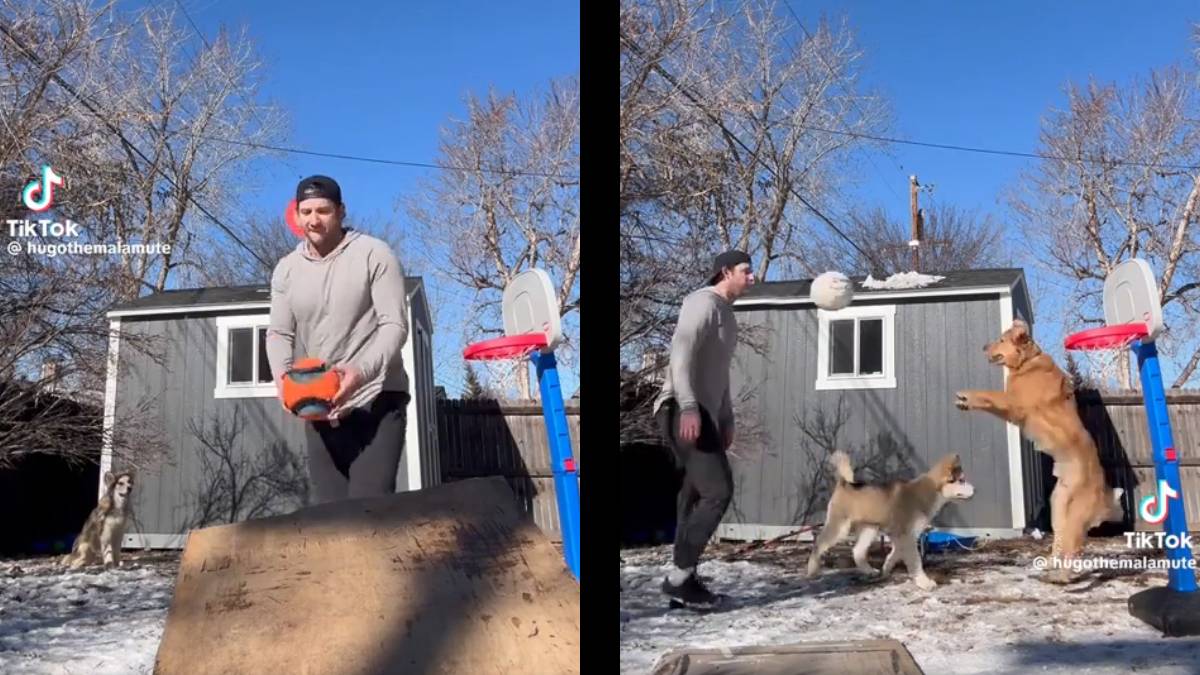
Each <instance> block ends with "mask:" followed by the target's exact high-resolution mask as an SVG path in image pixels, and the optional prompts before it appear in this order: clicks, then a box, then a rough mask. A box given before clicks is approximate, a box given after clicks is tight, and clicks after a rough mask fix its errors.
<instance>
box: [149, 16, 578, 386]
mask: <svg viewBox="0 0 1200 675" xmlns="http://www.w3.org/2000/svg"><path fill="white" fill-rule="evenodd" d="M181 1H182V3H183V6H184V7H185V8H186V10H187V13H188V15H190V16H191V18H192V20H193V21H195V23H196V26H197V27H198V28H199V30H200V31H201V32H202V33H203V34H204V37H205V38H207V39H208V40H210V41H211V40H212V38H213V36H215V35H216V33H217V31H218V30H219V29H220V27H221V26H226V27H228V28H229V29H231V30H237V29H239V28H240V27H241V26H245V27H246V28H247V29H248V32H249V35H250V37H251V38H252V39H253V40H254V42H255V43H256V47H257V51H258V54H259V56H260V57H261V59H262V61H263V65H264V81H265V84H264V87H263V90H262V92H261V98H262V99H263V100H266V101H270V102H272V103H274V104H275V105H278V106H280V107H282V108H283V109H284V110H286V112H287V114H288V116H289V117H290V122H291V129H290V133H289V135H288V137H287V139H286V141H285V143H284V145H286V146H288V147H296V148H301V149H306V150H313V151H319V152H331V153H341V154H347V155H358V156H366V157H378V158H387V159H396V160H405V161H414V162H425V163H434V162H436V161H437V148H438V141H439V133H440V130H441V129H442V127H443V126H444V125H447V124H448V123H449V121H450V119H451V118H457V119H462V117H463V116H464V115H465V106H464V105H463V100H464V98H465V97H466V95H467V94H468V93H470V92H473V93H475V94H477V95H480V96H485V95H486V93H487V91H488V88H489V87H494V88H495V89H496V90H497V92H499V93H502V94H503V93H512V94H516V95H517V96H518V97H519V98H528V97H531V96H534V95H536V94H538V93H539V92H542V91H545V89H546V88H547V86H548V84H549V83H550V81H551V80H552V79H558V78H563V77H567V76H571V75H576V74H578V71H579V6H578V4H577V3H573V2H552V1H546V2H503V3H495V2H481V1H471V2H397V3H376V2H340V3H333V4H331V3H328V2H313V1H311V0H298V1H290V2H278V1H263V2H250V3H239V2H233V1H232V0H181ZM173 2H174V0H166V1H165V2H163V3H162V4H163V5H164V6H171V5H172V3H173ZM143 4H145V3H133V4H130V5H126V7H128V8H136V7H138V6H142V5H143ZM179 21H180V25H181V26H182V27H183V28H185V29H186V30H187V31H188V35H189V39H190V40H192V42H191V44H190V47H192V48H195V47H199V46H201V44H202V43H201V42H200V38H199V37H198V36H196V35H195V33H193V32H192V30H191V27H190V26H189V25H188V23H187V21H186V19H185V17H184V16H183V15H182V14H181V15H180V17H179ZM430 171H431V170H429V169H420V168H407V167H399V166H386V165H379V164H369V163H362V162H354V161H347V160H340V159H325V158H319V157H308V156H302V155H287V156H285V157H284V158H283V159H282V160H272V161H269V162H258V163H256V164H255V166H254V169H253V171H252V175H251V176H249V177H248V179H249V180H248V181H247V183H246V188H247V190H246V192H245V194H244V196H243V197H242V202H243V203H244V204H245V206H246V207H248V208H249V209H251V210H261V211H264V212H278V213H279V214H280V227H284V224H283V219H282V213H283V208H284V206H285V205H286V203H287V201H288V199H290V198H291V195H292V194H293V193H294V190H295V185H296V182H297V180H298V179H299V178H301V177H303V176H307V175H311V174H314V173H321V174H328V175H330V176H333V177H334V178H336V179H337V180H338V182H339V183H340V184H341V186H342V192H343V198H344V199H345V200H346V202H347V206H348V209H349V211H350V212H351V214H352V216H354V217H356V218H357V219H359V220H360V221H374V222H381V221H383V220H390V221H392V222H396V221H398V222H399V224H400V225H401V232H402V233H403V231H404V223H405V221H406V219H407V215H406V214H404V213H403V211H398V210H397V208H396V204H397V200H398V199H399V198H400V197H402V196H404V195H408V194H412V193H413V191H414V190H415V189H416V187H417V181H418V180H419V179H420V178H421V177H422V176H427V175H428V174H429V173H430ZM399 255H400V260H401V262H402V263H404V264H405V265H406V266H411V265H410V262H409V261H406V259H405V252H404V251H400V252H399ZM415 262H416V261H415V260H412V261H411V263H412V264H415ZM458 299H459V300H461V302H464V303H465V302H469V300H470V296H469V294H465V293H463V294H461V295H460V296H458ZM438 319H439V322H444V323H446V324H449V325H443V326H435V333H434V339H435V342H437V343H438V344H435V349H439V348H440V349H441V350H442V352H443V353H448V352H452V351H456V350H459V349H461V347H462V345H460V344H458V342H459V338H458V334H459V332H458V330H457V325H454V324H456V323H457V316H456V314H455V313H454V312H445V311H444V312H443V313H442V314H441V315H439V317H438ZM461 371H462V369H461V366H456V367H453V368H448V369H447V370H446V371H445V372H446V377H441V378H439V384H446V385H447V388H448V389H449V391H450V394H451V395H454V394H455V393H456V392H457V391H458V388H459V386H460V380H461V374H462V372H461ZM561 375H562V379H563V390H564V394H565V395H566V396H570V395H571V394H572V393H573V392H574V391H575V389H576V387H577V386H578V376H577V374H576V373H575V372H574V371H572V370H566V369H563V370H561Z"/></svg>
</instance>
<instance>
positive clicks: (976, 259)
mask: <svg viewBox="0 0 1200 675" xmlns="http://www.w3.org/2000/svg"><path fill="white" fill-rule="evenodd" d="M849 223H850V224H849V226H848V227H847V228H846V234H847V235H849V236H850V238H851V239H852V240H854V241H855V242H857V243H858V244H859V245H860V246H862V247H863V248H864V249H866V250H868V251H871V252H872V254H873V255H874V257H875V260H874V261H871V260H866V259H865V258H864V257H863V255H862V253H860V252H858V251H857V250H855V249H854V248H853V247H851V246H849V245H848V244H846V243H845V242H840V243H839V244H837V245H836V246H834V247H830V248H827V249H824V250H822V251H814V252H813V255H812V256H811V257H810V261H811V264H810V268H811V269H812V271H814V272H817V273H820V272H823V271H825V270H848V269H849V270H863V269H872V264H873V263H875V264H877V265H878V267H877V269H878V270H880V271H881V272H882V273H885V274H893V273H896V272H907V271H911V270H912V252H911V249H910V247H909V245H908V242H909V240H911V239H912V224H911V222H908V221H900V220H897V219H894V218H891V217H889V216H888V215H887V212H886V211H885V210H884V209H880V208H877V209H872V210H869V211H851V214H850V218H849ZM922 237H923V239H924V241H923V243H922V245H921V271H922V272H927V273H934V272H946V271H951V270H967V269H978V268H987V267H1009V266H1012V264H1013V254H1012V248H1011V247H1009V246H1006V245H1005V241H1004V230H1003V228H1002V227H1001V225H1000V224H999V223H997V222H996V221H995V220H994V219H993V218H992V217H991V216H990V215H987V214H982V215H981V214H979V213H977V212H974V211H968V210H965V209H961V208H958V207H955V206H951V205H943V204H938V205H936V206H934V207H933V208H930V209H928V211H927V213H926V217H925V223H924V227H923V228H922Z"/></svg>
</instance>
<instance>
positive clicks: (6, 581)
mask: <svg viewBox="0 0 1200 675" xmlns="http://www.w3.org/2000/svg"><path fill="white" fill-rule="evenodd" d="M56 560H57V558H49V557H39V558H27V559H21V560H12V559H6V560H0V673H5V674H6V675H8V674H10V673H11V674H15V673H54V674H55V675H57V674H60V673H77V674H81V673H87V674H88V675H91V674H93V673H95V674H97V675H100V674H110V673H111V674H112V675H118V674H119V675H133V674H135V673H149V672H151V671H152V670H153V669H154V655H155V652H156V651H157V650H158V642H159V638H161V637H162V632H163V627H164V626H165V625H166V619H167V609H168V608H169V607H170V604H171V597H172V595H173V593H174V588H175V572H176V570H177V569H178V568H179V554H178V553H175V552H141V551H137V552H132V551H129V552H126V553H125V556H124V562H125V567H122V568H118V569H112V570H107V571H105V570H101V569H99V568H97V569H93V570H87V571H82V570H81V571H78V572H63V571H62V570H61V569H59V568H57V566H56V564H55V563H56Z"/></svg>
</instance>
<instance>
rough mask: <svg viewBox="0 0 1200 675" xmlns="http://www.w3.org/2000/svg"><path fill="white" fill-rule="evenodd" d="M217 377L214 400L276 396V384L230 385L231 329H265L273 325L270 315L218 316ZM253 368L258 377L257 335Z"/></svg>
mask: <svg viewBox="0 0 1200 675" xmlns="http://www.w3.org/2000/svg"><path fill="white" fill-rule="evenodd" d="M216 319H217V377H216V379H215V380H214V382H216V387H215V388H214V389H213V398H266V397H274V396H276V392H275V383H274V382H268V383H266V384H258V383H255V384H230V383H229V381H228V376H229V329H231V328H265V327H267V326H269V325H270V323H271V315H270V314H242V315H239V316H218V317H217V318H216ZM255 338H256V339H255V341H254V343H253V344H254V353H253V355H252V356H251V368H252V372H253V373H254V374H255V376H257V375H258V362H257V361H258V340H257V333H256V334H255Z"/></svg>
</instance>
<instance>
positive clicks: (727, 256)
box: [708, 251, 750, 286]
mask: <svg viewBox="0 0 1200 675" xmlns="http://www.w3.org/2000/svg"><path fill="white" fill-rule="evenodd" d="M741 263H746V264H749V263H750V256H748V255H746V253H745V252H743V251H725V252H724V253H722V254H721V255H719V256H717V257H716V258H713V264H712V268H711V269H709V270H708V285H709V286H712V285H713V284H715V283H717V282H718V281H720V280H721V272H722V271H723V270H724V269H725V268H726V267H737V266H738V265H740V264H741Z"/></svg>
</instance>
